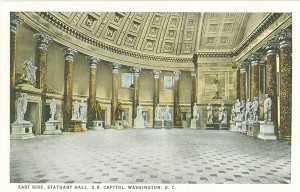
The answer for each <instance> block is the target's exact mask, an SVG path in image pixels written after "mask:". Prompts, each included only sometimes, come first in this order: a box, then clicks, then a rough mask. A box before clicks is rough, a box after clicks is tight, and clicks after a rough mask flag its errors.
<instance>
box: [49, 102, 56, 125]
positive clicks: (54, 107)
mask: <svg viewBox="0 0 300 192" xmlns="http://www.w3.org/2000/svg"><path fill="white" fill-rule="evenodd" d="M56 111H57V102H56V100H55V99H54V98H53V99H52V101H51V102H50V114H51V118H50V120H51V121H54V120H55V119H54V118H55V113H56Z"/></svg>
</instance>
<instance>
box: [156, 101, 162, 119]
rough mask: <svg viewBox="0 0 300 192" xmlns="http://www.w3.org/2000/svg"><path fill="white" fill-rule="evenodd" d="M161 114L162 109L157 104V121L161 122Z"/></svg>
mask: <svg viewBox="0 0 300 192" xmlns="http://www.w3.org/2000/svg"><path fill="white" fill-rule="evenodd" d="M161 113H162V109H161V107H160V106H159V104H157V106H156V108H155V121H160V120H161Z"/></svg>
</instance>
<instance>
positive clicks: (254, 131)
mask: <svg viewBox="0 0 300 192" xmlns="http://www.w3.org/2000/svg"><path fill="white" fill-rule="evenodd" d="M258 133H259V122H249V124H248V132H247V135H248V136H251V137H257V135H258Z"/></svg>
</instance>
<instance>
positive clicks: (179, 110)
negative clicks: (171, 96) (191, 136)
mask: <svg viewBox="0 0 300 192" xmlns="http://www.w3.org/2000/svg"><path fill="white" fill-rule="evenodd" d="M181 113H182V109H181V107H179V106H177V114H176V118H177V120H178V121H181Z"/></svg>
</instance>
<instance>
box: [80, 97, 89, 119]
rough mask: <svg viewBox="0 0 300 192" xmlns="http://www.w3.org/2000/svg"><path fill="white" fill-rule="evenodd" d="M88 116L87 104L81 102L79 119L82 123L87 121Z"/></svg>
mask: <svg viewBox="0 0 300 192" xmlns="http://www.w3.org/2000/svg"><path fill="white" fill-rule="evenodd" d="M86 114H87V104H86V103H85V102H84V101H83V100H81V103H80V117H79V119H80V120H82V121H86Z"/></svg>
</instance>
